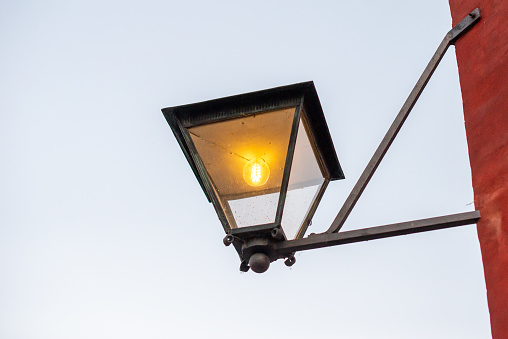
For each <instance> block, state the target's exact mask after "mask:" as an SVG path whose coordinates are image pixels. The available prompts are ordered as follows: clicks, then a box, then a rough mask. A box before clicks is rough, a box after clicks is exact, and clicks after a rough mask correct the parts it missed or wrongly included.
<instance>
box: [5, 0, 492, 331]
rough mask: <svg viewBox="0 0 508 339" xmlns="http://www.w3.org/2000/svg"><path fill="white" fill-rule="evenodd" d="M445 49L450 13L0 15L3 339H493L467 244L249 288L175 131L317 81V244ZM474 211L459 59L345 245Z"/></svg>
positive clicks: (231, 7)
mask: <svg viewBox="0 0 508 339" xmlns="http://www.w3.org/2000/svg"><path fill="white" fill-rule="evenodd" d="M471 10H472V9H471ZM450 28H451V18H450V11H449V6H448V2H447V1H446V0H440V1H437V0H413V1H403V0H400V1H396V0H392V1H375V0H370V1H367V0H365V1H349V2H344V1H313V2H311V1H307V2H306V1H181V2H176V1H108V0H102V1H40V2H39V1H2V2H0V46H1V48H0V337H2V338H9V339H18V338H19V339H46V338H47V339H60V338H61V339H68V338H74V339H80V338H125V339H128V338H154V339H156V338H246V339H250V338H391V339H392V338H448V339H449V338H474V339H479V338H490V325H489V317H488V309H487V300H486V290H485V282H484V277H483V268H482V263H481V255H480V248H479V243H478V239H477V235H476V228H475V226H474V225H471V226H463V227H459V228H454V229H448V230H442V231H435V232H429V233H425V234H417V235H410V236H403V237H396V238H391V239H383V240H375V241H370V242H365V243H358V244H350V245H344V246H338V247H333V248H327V249H319V250H313V251H308V252H302V253H299V254H297V257H296V259H297V262H296V264H295V265H294V266H293V267H292V268H288V267H286V266H285V265H284V264H283V262H282V261H279V262H276V263H273V264H272V266H271V267H270V269H269V270H268V271H267V272H266V273H264V274H255V273H253V272H248V273H245V274H242V273H240V272H239V270H238V267H239V264H240V262H239V260H238V256H237V254H236V252H235V251H234V249H233V248H231V247H224V245H223V244H222V238H223V236H224V231H223V229H222V226H221V225H220V223H219V221H218V219H217V216H216V214H215V212H214V209H213V207H212V205H211V204H209V203H208V201H207V199H206V197H205V196H204V194H203V192H202V190H201V188H200V186H199V184H198V182H197V181H196V180H195V177H194V175H193V173H192V171H191V169H190V167H189V165H188V163H187V161H186V160H185V157H184V156H183V154H182V152H181V150H180V148H179V146H178V144H177V142H176V141H175V139H174V137H173V135H172V133H171V131H170V128H169V127H168V125H167V123H166V121H165V119H164V117H163V115H162V113H161V112H160V109H161V108H163V107H168V106H176V105H181V104H187V103H193V102H198V101H203V100H208V99H214V98H218V97H223V96H228V95H234V94H240V93H244V92H250V91H255V90H261V89H266V88H271V87H276V86H282V85H288V84H292V83H296V82H302V81H308V80H313V81H314V83H315V86H316V88H317V91H318V94H319V96H320V99H321V103H322V106H323V110H324V112H325V116H326V119H327V121H328V126H329V129H330V133H331V135H332V138H333V141H334V144H335V148H336V150H337V154H338V157H339V160H340V162H341V165H342V168H343V170H344V172H345V175H346V179H344V180H341V181H338V182H334V183H332V184H330V185H329V188H328V190H327V191H326V193H325V196H324V198H323V201H322V203H321V205H320V206H319V208H318V210H317V212H316V216H315V218H314V220H313V225H312V226H311V228H310V229H309V232H316V233H317V232H322V231H325V230H326V229H327V228H328V227H329V225H330V223H331V221H332V220H333V218H334V217H335V215H336V213H337V212H338V210H339V208H340V206H341V205H342V203H343V202H344V200H345V199H346V197H347V195H348V194H349V191H350V190H351V188H352V187H353V185H354V184H355V182H356V180H357V179H358V177H359V176H360V174H361V171H362V170H363V168H364V167H365V165H366V164H367V162H368V160H369V159H370V157H371V156H372V154H373V152H374V151H375V149H376V147H377V145H378V144H379V142H380V141H381V139H382V137H383V136H384V134H385V132H386V130H387V129H388V127H389V126H390V124H391V122H392V121H393V119H394V117H395V116H396V114H397V113H398V111H399V109H400V107H401V106H402V104H403V103H404V101H405V99H406V97H407V95H408V94H409V93H410V91H411V89H412V87H413V85H414V83H415V82H416V81H417V79H418V77H419V76H420V74H421V72H422V71H423V69H424V68H425V66H426V64H427V62H428V60H429V59H430V57H431V56H432V54H433V53H434V51H435V49H436V48H437V46H438V44H439V43H440V41H441V39H442V38H443V37H444V35H445V34H446V32H447V31H448V30H449V29H450ZM471 210H474V204H473V192H472V185H471V174H470V167H469V161H468V155H467V143H466V137H465V130H464V119H463V115H462V101H461V97H460V87H459V83H458V74H457V66H456V61H455V53H454V50H453V48H451V49H450V50H449V51H448V53H447V55H446V56H445V58H444V59H443V61H442V63H441V65H440V66H439V68H438V69H437V71H436V73H435V74H434V76H433V78H432V79H431V81H430V83H429V85H428V87H427V89H426V90H425V91H424V93H423V95H422V96H421V98H420V100H419V102H418V103H417V105H416V107H415V109H414V110H413V112H412V113H411V115H410V117H409V119H408V120H407V122H406V124H405V126H404V127H403V129H402V130H401V132H400V134H399V136H398V137H397V139H396V141H395V142H394V144H393V146H392V148H391V149H390V150H389V152H388V154H387V156H386V157H385V160H384V161H383V162H382V164H381V166H380V167H379V169H378V172H377V173H376V174H375V176H374V177H373V179H372V181H371V183H370V184H369V187H368V188H367V189H366V191H365V193H364V195H363V196H362V198H361V199H360V201H359V203H358V204H357V206H356V207H355V209H354V211H353V212H352V214H351V216H350V218H349V219H348V221H347V223H346V225H345V227H344V230H350V229H356V228H364V227H369V226H377V225H383V224H387V223H392V222H400V221H407V220H413V219H419V218H427V217H434V216H440V215H445V214H451V213H459V212H465V211H471Z"/></svg>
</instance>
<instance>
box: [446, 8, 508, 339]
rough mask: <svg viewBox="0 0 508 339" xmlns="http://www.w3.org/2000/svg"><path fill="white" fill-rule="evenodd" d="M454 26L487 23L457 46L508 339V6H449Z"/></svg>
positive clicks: (489, 276)
mask: <svg viewBox="0 0 508 339" xmlns="http://www.w3.org/2000/svg"><path fill="white" fill-rule="evenodd" d="M449 1H450V8H451V13H452V19H453V25H456V24H457V23H458V22H459V21H460V20H462V18H464V17H465V16H466V15H467V14H468V13H469V12H471V11H472V10H473V9H475V8H477V7H478V8H479V9H480V11H481V15H482V18H481V20H480V21H479V22H478V23H477V24H476V25H475V26H474V27H473V28H472V29H471V30H470V31H469V32H468V33H466V34H465V35H464V36H462V37H461V38H460V39H459V40H458V41H457V43H456V45H455V48H456V49H455V51H456V54H457V62H458V66H459V77H460V86H461V89H462V100H463V105H464V117H465V123H466V133H467V141H468V147H469V158H470V162H471V171H472V176H473V188H474V196H475V205H476V209H479V210H480V212H481V216H482V217H481V219H480V222H479V223H478V226H477V229H478V237H479V239H480V246H481V251H482V259H483V266H484V271H485V282H486V285H487V299H488V304H489V311H490V319H491V327H492V335H493V338H494V339H507V338H508V0H449Z"/></svg>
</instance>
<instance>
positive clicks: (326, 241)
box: [275, 211, 480, 255]
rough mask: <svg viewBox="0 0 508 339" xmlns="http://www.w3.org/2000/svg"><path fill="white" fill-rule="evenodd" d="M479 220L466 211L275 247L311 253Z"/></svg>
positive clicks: (286, 251) (287, 251)
mask: <svg viewBox="0 0 508 339" xmlns="http://www.w3.org/2000/svg"><path fill="white" fill-rule="evenodd" d="M479 219H480V212H479V211H474V212H466V213H459V214H452V215H446V216H443V217H436V218H429V219H420V220H414V221H407V222H401V223H397V224H390V225H385V226H377V227H369V228H362V229H359V230H354V231H346V232H340V233H331V234H328V233H321V234H314V235H310V236H309V237H307V238H303V239H295V240H289V241H284V242H281V243H278V244H276V245H275V246H276V251H277V253H278V254H279V255H289V254H291V253H293V252H297V251H304V250H311V249H314V248H321V247H329V246H335V245H343V244H350V243H354V242H360V241H367V240H374V239H381V238H388V237H395V236H398V235H406V234H412V233H420V232H427V231H434V230H440V229H444V228H450V227H456V226H463V225H470V224H475V223H476V222H477V221H478V220H479Z"/></svg>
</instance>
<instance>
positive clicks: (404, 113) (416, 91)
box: [326, 8, 481, 234]
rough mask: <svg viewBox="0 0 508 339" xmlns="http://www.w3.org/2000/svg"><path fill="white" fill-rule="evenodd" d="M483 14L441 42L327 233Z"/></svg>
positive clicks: (475, 15) (339, 222)
mask: <svg viewBox="0 0 508 339" xmlns="http://www.w3.org/2000/svg"><path fill="white" fill-rule="evenodd" d="M480 17H481V15H480V10H479V9H478V8H477V9H475V10H474V11H472V12H471V13H469V15H468V16H466V17H465V18H464V19H463V20H462V21H461V22H459V23H458V24H457V25H456V26H455V27H453V28H452V29H451V30H450V31H449V32H448V33H447V34H446V36H445V37H444V39H443V41H442V42H441V44H440V45H439V47H438V48H437V50H436V52H435V53H434V55H433V56H432V59H430V62H429V64H428V65H427V67H426V68H425V70H424V71H423V73H422V75H421V76H420V79H418V82H417V83H416V85H415V87H414V88H413V90H412V91H411V94H409V97H408V98H407V100H406V102H405V103H404V105H403V106H402V108H401V109H400V112H399V114H398V115H397V117H396V118H395V120H394V121H393V123H392V125H391V126H390V128H389V129H388V132H387V133H386V135H385V137H384V138H383V140H382V141H381V144H380V145H379V146H378V148H377V150H376V152H375V153H374V155H373V156H372V158H371V160H370V161H369V163H368V164H367V167H365V170H364V171H363V173H362V175H361V176H360V178H359V179H358V182H357V183H356V185H355V186H354V187H353V189H352V191H351V193H350V194H349V196H348V198H347V199H346V201H345V202H344V205H343V206H342V208H341V209H340V211H339V213H338V214H337V216H336V217H335V220H334V221H333V222H332V225H331V226H330V228H329V229H328V230H327V231H326V233H328V234H330V233H336V232H338V231H340V229H341V228H342V226H343V225H344V222H345V221H346V219H347V217H348V216H349V214H350V213H351V211H352V210H353V208H354V206H355V205H356V202H357V201H358V199H359V198H360V196H361V195H362V193H363V191H364V190H365V187H366V186H367V184H368V183H369V181H370V179H371V178H372V176H373V175H374V172H375V171H376V169H377V167H378V166H379V164H380V163H381V160H383V157H384V156H385V154H386V152H387V151H388V148H389V147H390V146H391V144H392V142H393V140H394V139H395V137H396V136H397V134H398V133H399V130H400V129H401V127H402V125H403V124H404V122H405V121H406V118H407V117H408V115H409V113H410V112H411V110H412V109H413V107H414V105H415V104H416V101H417V100H418V98H419V97H420V94H421V93H422V92H423V90H424V88H425V86H426V85H427V83H428V82H429V80H430V77H431V76H432V74H433V73H434V71H435V70H436V68H437V66H438V65H439V62H440V61H441V59H442V58H443V56H444V54H445V53H446V51H447V49H448V47H450V45H453V44H454V43H455V41H457V39H458V38H460V37H461V36H462V35H463V34H464V33H465V32H466V31H468V30H469V29H470V28H471V27H472V26H473V25H474V24H475V23H476V22H478V21H479V20H480Z"/></svg>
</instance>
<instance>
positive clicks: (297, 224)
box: [281, 119, 325, 240]
mask: <svg viewBox="0 0 508 339" xmlns="http://www.w3.org/2000/svg"><path fill="white" fill-rule="evenodd" d="M324 181H325V179H324V177H323V173H322V171H321V168H320V166H319V162H318V159H317V158H316V154H315V152H314V148H313V147H312V145H311V142H310V140H309V136H308V134H307V131H306V128H305V124H304V122H303V121H302V120H301V119H300V123H299V126H298V135H297V138H296V145H295V152H294V155H293V163H292V166H291V174H290V176H289V185H288V190H287V195H286V203H285V205H284V211H283V212H282V222H281V225H282V228H283V230H284V233H285V234H286V238H287V239H288V240H291V239H295V238H296V237H297V236H298V233H299V232H300V229H301V228H302V226H303V223H304V221H305V219H306V217H307V215H308V214H309V212H310V211H311V208H312V205H313V203H314V201H315V200H316V198H317V197H318V194H319V192H320V189H321V186H322V185H323V183H324Z"/></svg>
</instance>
